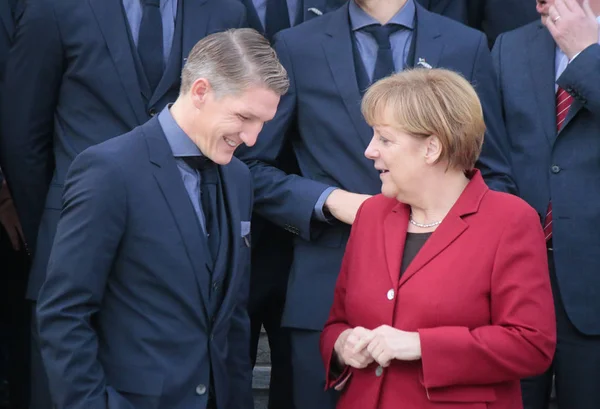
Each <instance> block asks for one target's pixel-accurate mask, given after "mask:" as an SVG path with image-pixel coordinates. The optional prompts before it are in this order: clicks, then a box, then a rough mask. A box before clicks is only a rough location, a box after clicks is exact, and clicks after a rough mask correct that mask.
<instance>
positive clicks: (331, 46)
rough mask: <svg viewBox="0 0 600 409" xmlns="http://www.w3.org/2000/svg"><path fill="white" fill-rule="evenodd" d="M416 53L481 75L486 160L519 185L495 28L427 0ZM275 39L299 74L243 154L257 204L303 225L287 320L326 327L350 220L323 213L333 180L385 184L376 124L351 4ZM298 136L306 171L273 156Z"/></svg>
mask: <svg viewBox="0 0 600 409" xmlns="http://www.w3.org/2000/svg"><path fill="white" fill-rule="evenodd" d="M417 16H418V27H417V36H416V52H415V57H416V58H417V59H418V58H423V59H425V60H426V61H427V62H428V63H429V64H431V65H432V66H434V67H446V68H450V69H454V70H456V71H458V72H461V73H462V74H463V75H465V77H466V78H467V79H469V80H470V81H472V82H473V83H475V84H476V88H477V91H478V92H479V95H480V97H481V98H482V101H483V109H484V114H485V119H486V121H487V126H488V130H489V132H488V133H487V135H486V142H485V144H484V148H483V153H482V155H481V160H480V162H479V166H481V168H482V169H483V174H484V177H486V179H487V182H488V183H489V184H490V185H491V186H492V187H493V188H495V189H498V190H508V191H512V190H513V189H514V185H513V183H512V179H511V176H510V173H511V170H510V166H509V164H508V159H507V153H508V147H507V146H506V138H505V131H504V125H503V123H502V121H501V113H500V104H499V98H498V94H497V89H496V84H495V79H494V75H493V68H492V62H491V57H490V54H489V50H488V48H487V41H486V39H485V36H484V35H483V34H481V33H479V32H477V31H475V30H472V29H470V28H468V27H465V26H463V25H461V24H459V23H456V22H454V21H452V20H449V19H446V18H444V17H441V16H438V15H436V14H433V13H430V12H428V11H426V10H424V9H423V8H422V7H420V6H417ZM275 48H276V50H277V53H278V55H279V58H280V59H281V61H282V63H283V65H284V66H285V68H286V69H287V71H288V73H289V75H290V78H291V87H290V90H289V92H288V93H287V94H286V95H285V96H283V97H282V99H281V102H280V104H279V109H278V112H277V115H276V116H275V118H274V119H273V120H272V121H270V122H269V123H268V124H266V125H265V127H264V129H263V131H262V133H261V134H260V137H259V138H258V142H257V144H256V145H255V146H254V147H253V148H252V149H250V150H249V151H248V152H246V153H245V154H244V155H243V157H244V160H245V161H246V163H247V164H248V165H249V166H250V168H251V172H252V176H253V180H254V184H255V198H256V203H255V210H256V211H257V213H259V214H260V215H261V216H263V217H265V218H267V219H269V220H271V221H272V222H274V223H276V224H278V225H279V226H283V227H284V228H286V229H287V230H289V231H291V232H293V233H295V234H296V235H298V238H297V240H296V244H295V249H294V252H295V254H294V263H293V266H292V272H291V276H290V284H289V286H288V293H287V305H286V310H285V313H284V318H283V322H284V325H287V326H292V327H297V328H306V329H314V330H320V329H322V326H323V324H324V323H325V320H326V318H327V313H328V311H329V308H330V306H331V301H332V296H333V287H334V284H335V279H336V277H337V274H338V272H339V267H340V263H341V259H342V254H343V248H344V245H345V243H346V240H347V238H348V233H349V226H347V225H343V224H341V223H337V222H336V223H333V224H331V225H329V224H324V223H319V222H315V221H313V217H312V216H313V210H314V206H315V204H316V202H317V200H318V198H319V196H320V195H321V194H322V193H323V191H324V190H325V189H326V188H327V187H329V186H336V187H340V188H342V189H345V190H348V191H351V192H356V193H366V194H377V193H379V192H380V189H381V181H380V178H379V173H378V172H377V171H376V170H375V169H374V168H373V163H372V161H370V160H368V159H366V158H365V157H364V155H363V152H364V151H365V149H366V147H367V145H368V143H369V141H370V140H371V137H372V135H373V132H372V129H371V128H370V127H369V126H368V125H367V124H366V122H365V121H364V119H363V117H362V115H361V112H360V100H361V95H360V93H359V89H358V85H357V79H356V74H355V70H354V62H353V61H354V60H353V53H352V41H351V38H350V26H349V21H348V6H347V5H346V6H343V7H342V8H340V9H338V10H336V11H333V12H331V13H328V14H326V15H324V16H322V17H320V18H318V19H314V20H311V21H308V22H306V23H304V24H301V25H299V26H297V27H294V28H291V29H289V30H284V31H282V32H281V33H279V38H278V40H277V41H276V44H275ZM294 122H297V126H298V128H297V130H294V133H296V134H297V135H298V136H297V137H293V139H292V143H293V145H294V150H295V154H296V156H297V158H298V163H299V165H300V170H301V172H302V176H297V175H287V174H285V173H284V172H282V171H281V170H279V169H277V168H275V167H274V166H272V165H273V164H275V163H276V158H277V156H278V154H279V151H280V149H281V147H282V146H283V144H284V143H285V135H286V131H288V129H289V128H290V126H291V125H292V124H293V123H294Z"/></svg>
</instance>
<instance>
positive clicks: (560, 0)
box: [554, 0, 579, 13]
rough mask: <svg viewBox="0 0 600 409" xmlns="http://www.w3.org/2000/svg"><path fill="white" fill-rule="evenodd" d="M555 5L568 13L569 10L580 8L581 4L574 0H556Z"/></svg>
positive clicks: (562, 11) (559, 10) (559, 9)
mask: <svg viewBox="0 0 600 409" xmlns="http://www.w3.org/2000/svg"><path fill="white" fill-rule="evenodd" d="M573 3H575V4H573ZM554 5H555V6H556V9H557V10H558V12H559V13H568V12H569V11H576V10H577V9H578V8H579V4H577V2H576V1H573V0H556V1H555V2H554Z"/></svg>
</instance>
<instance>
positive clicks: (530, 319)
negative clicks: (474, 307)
mask: <svg viewBox="0 0 600 409" xmlns="http://www.w3.org/2000/svg"><path fill="white" fill-rule="evenodd" d="M544 243H545V240H544V234H543V232H542V227H541V225H540V222H539V218H538V216H537V214H536V213H535V211H534V210H533V209H528V210H527V212H520V214H515V216H514V218H513V220H512V222H511V223H510V224H508V225H507V226H506V227H505V229H504V232H503V233H502V237H501V238H500V240H499V242H498V245H497V246H498V247H497V251H496V255H495V259H494V261H493V268H492V272H491V276H490V285H491V294H490V313H491V322H490V324H489V325H486V326H482V327H479V328H467V327H437V328H429V329H421V330H419V335H420V338H421V355H422V369H423V384H424V386H425V388H427V390H428V393H429V394H434V393H435V392H436V389H438V388H444V387H448V386H457V385H487V384H494V383H500V382H507V381H512V380H515V379H522V378H526V377H529V376H534V375H538V374H541V373H542V372H544V371H545V370H546V369H547V368H548V367H549V366H550V364H551V362H552V358H553V356H554V349H555V346H556V323H555V317H554V304H553V298H552V290H551V288H550V280H549V276H548V261H547V254H546V248H545V246H544Z"/></svg>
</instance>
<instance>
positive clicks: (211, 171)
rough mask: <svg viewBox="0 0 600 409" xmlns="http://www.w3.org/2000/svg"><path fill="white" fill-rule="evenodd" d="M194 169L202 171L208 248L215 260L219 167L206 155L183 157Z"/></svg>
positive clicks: (217, 238)
mask: <svg viewBox="0 0 600 409" xmlns="http://www.w3.org/2000/svg"><path fill="white" fill-rule="evenodd" d="M182 159H183V160H184V161H185V163H187V164H188V165H189V166H190V167H191V168H192V169H196V170H197V171H199V172H200V201H201V203H202V212H203V213H204V222H205V227H206V233H207V238H208V240H207V241H208V249H209V251H210V253H211V256H212V259H213V261H216V257H217V252H218V248H219V218H218V214H217V184H218V180H219V174H218V172H219V169H218V168H217V165H216V164H215V163H214V162H213V161H212V160H210V159H208V158H207V157H206V156H189V157H185V158H182Z"/></svg>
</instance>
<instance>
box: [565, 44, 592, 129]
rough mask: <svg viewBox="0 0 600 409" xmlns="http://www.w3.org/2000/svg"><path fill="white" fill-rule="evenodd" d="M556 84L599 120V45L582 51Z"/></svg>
mask: <svg viewBox="0 0 600 409" xmlns="http://www.w3.org/2000/svg"><path fill="white" fill-rule="evenodd" d="M557 83H558V85H560V86H561V88H563V89H564V90H566V91H567V92H569V93H570V94H571V95H572V96H573V97H574V98H575V99H576V100H578V101H580V102H581V103H583V106H584V108H585V109H587V110H588V111H590V112H591V113H592V114H593V115H594V117H595V118H597V119H598V118H600V45H599V44H594V45H592V46H589V47H588V48H586V49H585V50H583V51H582V52H581V53H580V54H579V55H578V56H577V57H576V58H575V59H574V60H573V61H571V62H570V63H569V65H568V66H567V68H566V69H565V71H564V72H563V73H562V75H561V76H560V78H559V79H558V81H557ZM569 90H570V91H569Z"/></svg>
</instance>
